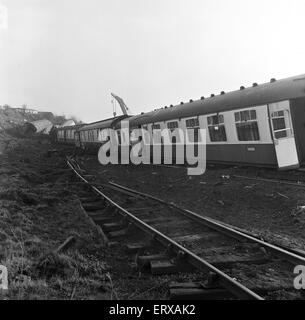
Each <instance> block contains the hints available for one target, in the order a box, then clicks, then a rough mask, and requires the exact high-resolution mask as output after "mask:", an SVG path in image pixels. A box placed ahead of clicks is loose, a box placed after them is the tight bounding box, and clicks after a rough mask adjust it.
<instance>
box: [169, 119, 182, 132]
mask: <svg viewBox="0 0 305 320" xmlns="http://www.w3.org/2000/svg"><path fill="white" fill-rule="evenodd" d="M178 127H179V125H178V122H177V121H173V122H168V123H167V128H168V129H169V130H170V131H174V130H175V129H176V128H178Z"/></svg>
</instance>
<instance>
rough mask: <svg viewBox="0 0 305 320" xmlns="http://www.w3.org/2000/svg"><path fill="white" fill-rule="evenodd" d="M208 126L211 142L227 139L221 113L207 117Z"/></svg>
mask: <svg viewBox="0 0 305 320" xmlns="http://www.w3.org/2000/svg"><path fill="white" fill-rule="evenodd" d="M208 128H209V134H210V139H211V141H212V142H220V141H227V134H226V128H225V125H224V117H223V115H222V114H219V115H215V116H210V117H208Z"/></svg>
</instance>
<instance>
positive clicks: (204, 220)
mask: <svg viewBox="0 0 305 320" xmlns="http://www.w3.org/2000/svg"><path fill="white" fill-rule="evenodd" d="M109 184H110V185H113V186H115V187H116V188H121V189H123V190H125V191H128V192H133V193H135V194H137V195H140V196H143V197H146V198H150V199H152V200H155V201H158V202H160V203H163V204H165V205H167V206H171V207H173V208H175V209H177V210H179V211H180V212H181V213H182V214H183V215H185V216H186V217H188V218H191V219H192V220H194V221H196V222H199V223H201V224H204V225H205V226H207V227H209V228H211V229H214V230H216V231H219V232H221V233H223V234H226V235H228V236H230V237H234V238H236V239H238V240H240V241H246V240H248V241H251V242H255V243H257V244H259V245H261V246H263V247H264V248H266V249H268V250H270V251H272V252H273V253H274V254H275V255H276V256H278V257H281V258H283V259H284V260H288V261H289V262H291V263H292V264H295V265H305V258H304V257H302V256H300V255H298V254H295V253H293V252H290V251H288V250H285V249H283V248H281V247H278V246H276V245H273V244H270V243H268V242H265V241H264V240H261V239H258V238H255V237H253V236H251V235H249V234H247V233H244V232H242V231H239V230H236V229H234V228H232V227H230V226H228V225H225V224H222V223H221V222H219V221H216V220H214V219H212V218H208V217H206V216H201V215H199V214H198V213H195V212H193V211H190V210H187V209H183V208H181V207H179V206H177V205H176V204H174V203H172V202H170V203H169V202H166V201H165V200H162V199H159V198H157V197H154V196H151V195H149V194H146V193H142V192H139V191H136V190H133V189H130V188H127V187H124V186H121V185H119V184H117V183H114V182H109Z"/></svg>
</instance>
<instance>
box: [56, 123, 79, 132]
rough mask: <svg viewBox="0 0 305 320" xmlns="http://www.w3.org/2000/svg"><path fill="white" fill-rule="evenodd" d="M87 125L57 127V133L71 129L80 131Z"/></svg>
mask: <svg viewBox="0 0 305 320" xmlns="http://www.w3.org/2000/svg"><path fill="white" fill-rule="evenodd" d="M84 125H85V124H75V125H73V126H64V127H57V128H56V129H57V131H60V130H70V129H79V128H81V127H82V126H84Z"/></svg>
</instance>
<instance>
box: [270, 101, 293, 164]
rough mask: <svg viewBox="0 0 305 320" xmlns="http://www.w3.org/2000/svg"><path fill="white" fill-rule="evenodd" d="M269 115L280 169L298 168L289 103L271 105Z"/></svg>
mask: <svg viewBox="0 0 305 320" xmlns="http://www.w3.org/2000/svg"><path fill="white" fill-rule="evenodd" d="M269 114H270V122H271V130H272V134H273V140H274V146H275V152H276V157H277V162H278V167H279V169H288V168H298V167H299V159H298V153H297V148H296V143H295V138H294V132H293V125H292V121H291V113H290V105H289V101H282V102H278V103H272V104H269Z"/></svg>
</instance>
